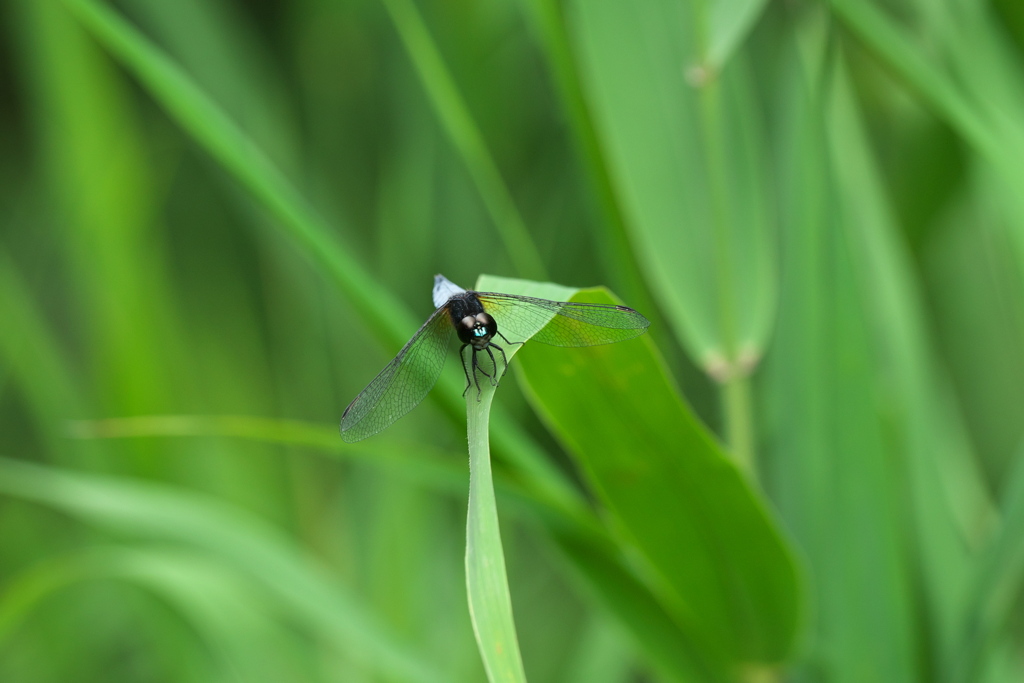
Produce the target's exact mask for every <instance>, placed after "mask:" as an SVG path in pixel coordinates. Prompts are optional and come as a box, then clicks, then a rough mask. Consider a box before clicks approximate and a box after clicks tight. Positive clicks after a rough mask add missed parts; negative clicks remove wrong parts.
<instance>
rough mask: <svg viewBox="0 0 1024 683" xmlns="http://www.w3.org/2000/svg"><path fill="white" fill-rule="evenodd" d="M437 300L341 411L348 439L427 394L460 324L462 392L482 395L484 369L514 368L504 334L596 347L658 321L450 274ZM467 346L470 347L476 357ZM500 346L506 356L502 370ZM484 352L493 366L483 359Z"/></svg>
mask: <svg viewBox="0 0 1024 683" xmlns="http://www.w3.org/2000/svg"><path fill="white" fill-rule="evenodd" d="M434 306H436V310H435V311H434V313H433V314H432V315H431V316H430V317H429V318H428V319H427V322H425V323H423V326H422V327H420V329H419V330H417V332H416V334H414V335H413V337H412V339H410V340H409V342H408V343H407V344H406V345H405V346H404V347H402V350H401V351H399V352H398V355H397V356H395V359H394V360H392V361H391V362H390V363H388V365H387V366H386V367H385V368H384V369H383V370H381V371H380V374H378V375H377V376H376V377H375V378H374V379H373V381H372V382H370V384H369V385H367V387H366V388H365V389H363V390H362V391H361V392H360V393H359V395H358V396H356V397H355V399H354V400H353V401H352V403H350V404H349V406H348V408H346V409H345V413H344V414H343V415H342V417H341V436H342V438H343V439H344V440H345V441H348V442H350V443H352V442H355V441H361V440H362V439H365V438H367V437H370V436H373V435H374V434H376V433H377V432H379V431H381V430H382V429H385V428H386V427H388V426H389V425H390V424H391V423H392V422H394V421H395V420H397V419H398V418H400V417H402V416H403V415H405V414H406V413H408V412H409V411H410V410H412V409H413V408H415V407H416V405H417V404H418V403H419V402H420V401H422V400H423V397H424V396H426V395H427V393H428V392H429V391H430V389H431V387H433V386H434V383H435V382H437V378H438V377H439V376H440V374H441V369H442V368H443V367H444V359H445V356H446V355H447V352H448V343H449V341H450V339H451V334H452V330H455V331H456V334H457V335H458V337H459V341H461V342H462V346H460V347H459V358H460V359H461V360H462V369H463V371H464V372H465V374H466V391H463V392H462V394H463V396H465V395H466V392H467V391H469V389H470V387H472V386H474V385H475V386H476V388H477V400H480V395H481V389H480V382H479V378H478V376H477V372H478V371H479V373H480V374H482V375H484V376H485V377H487V378H488V380H489V381H490V383H491V384H492V385H494V386H497V384H498V382H499V381H500V379H501V377H503V376H504V375H505V373H506V372H507V371H508V357H507V356H506V355H505V349H504V348H503V347H502V346H501V344H499V343H497V342H496V341H495V338H496V337H497V338H499V339H501V340H502V341H504V342H505V344H523V343H525V342H526V340H527V339H534V340H536V341H539V342H541V343H544V344H550V345H552V346H595V345H598V344H610V343H613V342H617V341H623V340H626V339H632V338H633V337H636V336H638V335H641V334H643V333H644V332H645V331H646V330H647V327H648V325H650V322H648V320H647V318H645V317H644V316H643V315H641V314H640V313H637V312H636V311H634V310H633V309H632V308H627V307H626V306H609V305H604V304H584V303H572V302H560V301H549V300H547V299H535V298H533V297H528V296H520V295H518V294H502V293H499V292H473V291H467V290H465V289H462V288H461V287H458V286H456V285H455V284H453V283H452V282H450V281H449V280H447V279H446V278H445V277H444V276H442V275H438V276H436V277H435V278H434ZM499 324H500V325H499ZM509 337H511V339H509ZM466 349H469V352H470V359H469V362H468V363H467V362H466V357H465V351H466ZM495 350H497V352H498V355H499V356H500V357H501V360H502V363H501V374H500V375H499V374H498V370H499V366H498V361H497V356H495V355H494V351H495ZM483 354H486V356H487V360H489V361H490V365H489V366H486V367H485V365H486V362H484V363H482V362H481V359H482V357H483ZM488 368H489V371H488Z"/></svg>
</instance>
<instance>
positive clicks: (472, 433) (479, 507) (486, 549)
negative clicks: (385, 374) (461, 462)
mask: <svg viewBox="0 0 1024 683" xmlns="http://www.w3.org/2000/svg"><path fill="white" fill-rule="evenodd" d="M493 398H494V388H493V387H491V386H487V387H485V388H484V391H483V393H482V394H481V395H480V397H479V400H477V394H476V391H475V390H473V389H471V390H470V392H469V393H468V394H467V400H466V414H467V421H468V429H469V515H468V518H467V520H466V589H467V592H468V596H469V616H470V619H471V620H472V622H473V632H474V634H475V635H476V642H477V646H478V647H479V649H480V656H481V658H482V659H483V662H484V669H485V670H486V671H487V679H488V680H489V681H490V682H491V683H499V682H500V683H506V682H507V683H525V681H526V673H525V671H524V670H523V660H522V656H521V655H520V654H519V641H518V640H517V638H516V627H515V622H514V620H513V618H512V597H511V595H510V594H509V589H508V575H507V574H506V572H505V556H504V553H503V552H502V549H501V532H500V530H499V529H498V508H497V503H496V501H495V498H494V482H493V480H492V477H491V449H490V444H489V443H488V437H487V423H488V416H489V415H490V410H491V400H492V399H493Z"/></svg>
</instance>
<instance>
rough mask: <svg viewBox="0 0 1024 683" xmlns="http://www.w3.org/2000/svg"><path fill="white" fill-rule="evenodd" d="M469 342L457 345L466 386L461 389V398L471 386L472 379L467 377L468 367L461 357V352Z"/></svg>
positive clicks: (464, 396)
mask: <svg viewBox="0 0 1024 683" xmlns="http://www.w3.org/2000/svg"><path fill="white" fill-rule="evenodd" d="M467 346H469V344H463V345H462V346H460V347H459V360H460V361H462V371H463V372H464V373H466V388H465V389H463V390H462V398H466V392H467V391H469V388H470V387H471V386H473V382H472V380H470V379H469V369H468V368H467V367H466V359H465V358H463V357H462V352H463V351H464V350H465V348H466V347H467Z"/></svg>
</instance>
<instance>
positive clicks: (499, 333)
mask: <svg viewBox="0 0 1024 683" xmlns="http://www.w3.org/2000/svg"><path fill="white" fill-rule="evenodd" d="M495 331H496V332H497V333H498V336H499V337H501V338H502V339H504V340H505V343H506V344H525V343H526V342H513V341H509V340H508V337H506V336H505V335H503V334H502V333H501V331H500V330H495ZM498 348H499V349H500V348H501V347H500V346H499V347H498ZM505 365H506V366H507V365H508V363H506V364H505Z"/></svg>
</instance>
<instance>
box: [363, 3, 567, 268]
mask: <svg viewBox="0 0 1024 683" xmlns="http://www.w3.org/2000/svg"><path fill="white" fill-rule="evenodd" d="M383 2H384V5H385V7H387V10H388V13H389V14H390V15H391V19H392V21H394V23H395V28H396V29H398V35H399V36H400V37H401V38H402V42H403V44H404V45H405V49H406V51H407V52H408V53H409V58H410V59H411V60H412V63H413V65H414V66H415V67H416V71H417V72H418V73H419V76H420V80H421V81H422V82H423V87H424V88H425V89H426V91H427V94H428V95H430V100H431V102H432V103H433V104H434V109H435V110H436V111H437V115H438V118H439V119H440V120H441V124H442V125H443V126H444V128H445V130H446V131H447V132H448V136H449V137H450V138H451V140H452V142H453V143H454V144H455V147H456V149H458V151H459V153H460V154H461V155H462V158H463V160H464V161H465V163H466V166H467V167H468V168H469V172H470V175H471V176H472V177H473V181H474V182H475V183H476V186H477V189H478V190H479V191H480V196H481V197H482V198H483V200H484V203H485V204H486V205H487V210H488V211H489V212H490V214H491V218H492V219H493V220H494V225H495V227H497V229H498V233H499V234H500V235H501V238H502V240H503V241H504V243H505V250H506V251H507V252H508V255H509V257H510V258H511V259H512V262H513V263H515V264H516V269H517V270H518V272H519V274H520V275H521V276H523V277H526V278H531V279H544V278H545V277H547V276H546V275H545V273H546V272H547V271H546V269H545V267H544V261H543V260H542V259H541V257H540V253H539V252H538V251H537V247H536V245H534V243H533V238H532V237H531V236H530V232H529V230H527V228H526V223H525V222H524V221H523V219H522V216H520V215H519V209H517V208H516V205H515V202H514V201H513V200H512V194H511V193H510V192H509V191H508V188H507V187H506V186H505V182H504V181H503V180H502V178H501V174H500V173H499V172H498V166H497V164H495V163H494V159H492V158H491V155H490V152H488V150H487V144H486V143H485V142H484V137H483V134H482V133H481V132H480V129H479V128H478V127H477V125H476V123H474V121H473V117H472V116H471V115H470V113H469V107H467V106H466V103H465V102H464V101H463V99H462V96H461V95H460V94H459V90H458V88H457V87H456V85H455V79H454V78H452V75H451V74H450V73H449V72H448V69H447V67H446V66H445V64H444V61H443V60H442V59H441V52H440V50H438V49H437V46H436V45H435V44H434V40H433V38H432V37H431V36H430V32H429V31H428V30H427V26H426V24H425V23H424V22H423V17H421V16H420V13H419V10H418V9H416V6H415V5H414V4H413V3H412V2H411V1H410V0H383Z"/></svg>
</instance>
